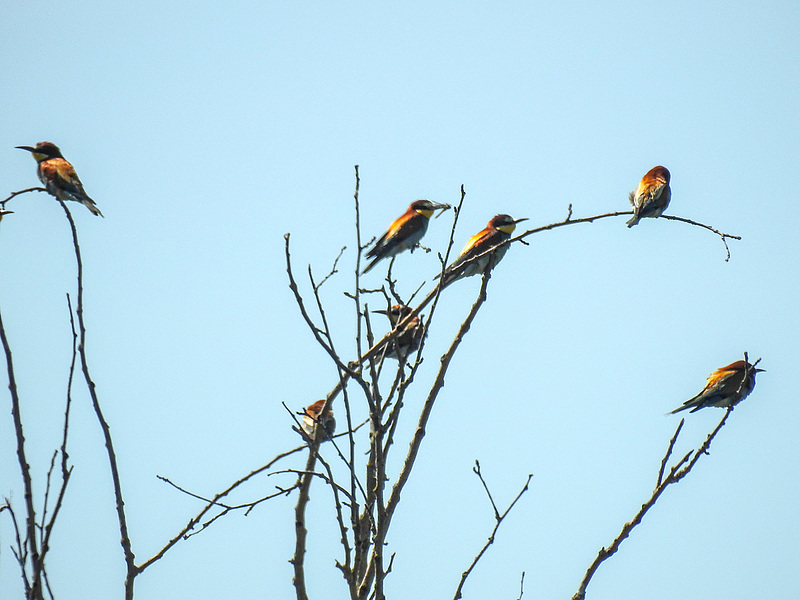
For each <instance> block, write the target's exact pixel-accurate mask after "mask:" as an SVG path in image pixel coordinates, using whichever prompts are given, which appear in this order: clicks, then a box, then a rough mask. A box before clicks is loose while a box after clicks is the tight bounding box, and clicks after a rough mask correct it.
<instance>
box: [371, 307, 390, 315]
mask: <svg viewBox="0 0 800 600" xmlns="http://www.w3.org/2000/svg"><path fill="white" fill-rule="evenodd" d="M372 312H374V313H378V314H379V315H388V314H389V311H388V310H386V309H385V308H383V309H381V310H373V311H372Z"/></svg>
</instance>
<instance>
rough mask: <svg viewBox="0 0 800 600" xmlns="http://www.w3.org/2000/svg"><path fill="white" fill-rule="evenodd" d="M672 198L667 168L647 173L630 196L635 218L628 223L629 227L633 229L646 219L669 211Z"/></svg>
mask: <svg viewBox="0 0 800 600" xmlns="http://www.w3.org/2000/svg"><path fill="white" fill-rule="evenodd" d="M671 197H672V190H670V189H669V171H667V169H666V167H662V166H658V167H653V168H652V169H650V170H649V171H648V172H647V173H645V175H644V177H642V180H641V181H640V182H639V185H638V186H637V188H636V189H635V190H633V191H632V192H631V193H630V194H628V200H630V201H631V206H633V217H632V218H631V219H630V221H628V227H633V226H634V225H636V224H637V223H638V222H639V219H643V218H645V217H660V216H661V215H662V214H663V212H664V211H665V210H667V206H669V201H670V198H671Z"/></svg>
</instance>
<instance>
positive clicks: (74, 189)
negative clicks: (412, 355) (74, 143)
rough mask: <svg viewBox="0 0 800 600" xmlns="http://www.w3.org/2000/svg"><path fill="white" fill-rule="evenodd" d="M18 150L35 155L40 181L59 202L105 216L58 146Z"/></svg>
mask: <svg viewBox="0 0 800 600" xmlns="http://www.w3.org/2000/svg"><path fill="white" fill-rule="evenodd" d="M17 148H19V149H20V150H27V151H28V152H30V153H31V154H32V155H33V158H34V160H35V161H36V163H37V165H38V166H37V168H36V174H37V175H38V176H39V181H41V182H42V184H43V185H44V187H45V189H46V190H47V191H48V192H49V193H50V194H51V195H52V196H55V197H56V198H58V199H59V200H71V201H73V202H80V203H81V204H83V205H84V206H85V207H86V208H88V209H89V210H90V211H91V213H92V214H93V215H97V216H100V217H102V216H103V213H101V212H100V209H99V208H97V205H96V204H95V202H94V200H92V199H91V198H90V197H89V194H87V193H86V190H84V189H83V184H82V183H81V180H80V179H78V174H77V173H76V172H75V167H73V166H72V165H71V164H70V163H69V162H67V160H66V159H65V158H64V156H63V155H62V154H61V150H60V149H59V148H58V146H56V145H55V144H53V143H52V142H39V143H38V144H36V146H35V147H33V148H31V147H30V146H17Z"/></svg>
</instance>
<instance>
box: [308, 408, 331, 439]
mask: <svg viewBox="0 0 800 600" xmlns="http://www.w3.org/2000/svg"><path fill="white" fill-rule="evenodd" d="M324 406H325V400H317V401H316V402H314V404H312V405H311V406H309V407H308V408H306V412H305V415H304V416H303V422H302V423H301V426H302V427H303V431H305V432H306V433H307V434H308V435H309V436H310V437H312V438H313V437H314V434H315V433H316V431H317V423H319V424H320V425H322V428H323V429H324V430H325V434H324V437H323V440H324V439H328V438H330V437H333V432H334V431H336V419H334V418H333V411H332V410H331V409H330V408H329V409H328V410H326V411H325V412H324V413H322V408H323V407H324Z"/></svg>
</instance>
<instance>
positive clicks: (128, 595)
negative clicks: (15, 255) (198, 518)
mask: <svg viewBox="0 0 800 600" xmlns="http://www.w3.org/2000/svg"><path fill="white" fill-rule="evenodd" d="M58 202H59V203H60V204H61V208H63V209H64V214H65V215H66V217H67V221H69V226H70V229H71V230H72V243H73V246H74V248H75V261H76V263H77V267H78V304H77V307H76V310H75V312H76V314H77V315H78V330H79V333H80V343H79V344H78V354H79V355H80V358H81V368H82V371H83V377H84V379H85V380H86V386H87V387H88V388H89V395H90V396H91V398H92V406H93V408H94V412H95V415H96V416H97V421H98V423H99V424H100V429H102V431H103V438H104V439H105V446H106V451H107V454H108V464H109V467H110V468H111V481H112V483H113V485H114V498H115V499H116V508H117V519H118V521H119V532H120V544H121V545H122V551H123V555H124V558H125V565H126V575H125V600H133V583H134V579H135V578H136V575H137V574H138V573H139V570H138V569H137V568H136V562H135V557H134V554H133V550H132V549H131V540H130V536H129V535H128V522H127V518H126V516H125V502H124V501H123V499H122V482H121V481H120V476H119V467H118V466H117V456H116V454H115V452H114V443H113V441H112V439H111V428H110V427H109V426H108V423H107V422H106V420H105V417H104V416H103V411H102V409H101V408H100V400H99V398H98V396H97V390H96V389H95V384H94V381H92V377H91V375H90V373H89V363H88V360H87V358H86V324H85V322H84V320H83V262H82V260H81V249H80V245H79V244H78V230H77V229H76V228H75V221H73V219H72V214H71V213H70V212H69V208H67V205H66V204H65V203H64V201H63V200H61V199H58Z"/></svg>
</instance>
